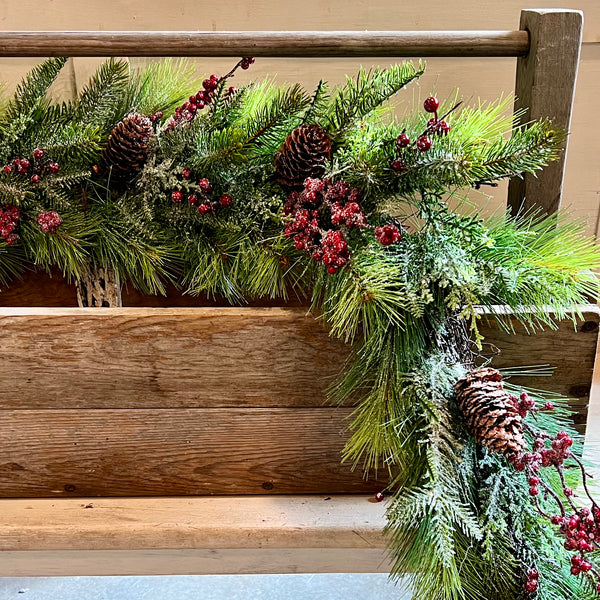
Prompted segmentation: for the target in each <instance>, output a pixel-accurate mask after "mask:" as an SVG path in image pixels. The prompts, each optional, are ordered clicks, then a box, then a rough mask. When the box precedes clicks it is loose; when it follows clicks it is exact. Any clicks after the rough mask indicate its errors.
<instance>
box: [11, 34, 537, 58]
mask: <svg viewBox="0 0 600 600" xmlns="http://www.w3.org/2000/svg"><path fill="white" fill-rule="evenodd" d="M528 51H529V35H528V33H527V32H526V31H218V32H213V31H4V32H1V33H0V56H5V57H23V56H38V57H41V56H269V57H284V58H285V57H288V58H289V57H307V58H310V57H319V58H333V57H377V56H385V57H396V56H398V57H422V56H474V57H476V56H509V57H510V56H512V57H517V56H525V55H526V54H527V52H528Z"/></svg>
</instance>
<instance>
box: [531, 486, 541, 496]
mask: <svg viewBox="0 0 600 600" xmlns="http://www.w3.org/2000/svg"><path fill="white" fill-rule="evenodd" d="M539 493H540V490H539V489H538V488H536V487H535V486H532V487H530V488H529V495H530V496H537V495H538V494H539Z"/></svg>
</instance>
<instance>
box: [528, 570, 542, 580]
mask: <svg viewBox="0 0 600 600" xmlns="http://www.w3.org/2000/svg"><path fill="white" fill-rule="evenodd" d="M527 577H529V579H539V578H540V572H539V571H538V570H537V569H529V571H528V573H527Z"/></svg>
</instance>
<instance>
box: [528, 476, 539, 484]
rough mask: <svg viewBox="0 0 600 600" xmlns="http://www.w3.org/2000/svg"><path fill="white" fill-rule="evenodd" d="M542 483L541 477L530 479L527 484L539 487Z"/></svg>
mask: <svg viewBox="0 0 600 600" xmlns="http://www.w3.org/2000/svg"><path fill="white" fill-rule="evenodd" d="M539 482H540V478H539V477H530V478H529V479H528V480H527V483H529V485H538V484H539Z"/></svg>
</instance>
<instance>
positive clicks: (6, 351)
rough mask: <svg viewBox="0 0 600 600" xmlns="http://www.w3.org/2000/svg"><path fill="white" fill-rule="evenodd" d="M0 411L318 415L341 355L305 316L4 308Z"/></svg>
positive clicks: (257, 311)
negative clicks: (248, 410) (287, 410)
mask: <svg viewBox="0 0 600 600" xmlns="http://www.w3.org/2000/svg"><path fill="white" fill-rule="evenodd" d="M0 328H1V330H2V332H3V342H2V351H1V352H0V373H2V375H1V378H2V381H3V385H2V387H1V388H0V408H78V407H81V408H126V407H127V408H162V407H170V408H174V407H212V408H214V407H243V406H254V407H269V406H323V404H324V401H325V390H326V388H327V387H328V385H329V384H331V383H332V381H333V380H334V378H335V377H336V376H337V374H338V373H339V372H340V370H341V368H342V365H343V362H344V360H345V358H346V356H347V355H348V352H349V349H348V348H347V346H346V345H345V344H343V343H342V342H339V341H336V340H333V339H331V338H330V337H329V335H328V333H327V331H326V330H325V329H324V328H323V327H322V326H321V325H320V324H319V323H318V322H315V319H314V317H313V316H312V315H310V314H309V313H308V312H307V310H306V309H287V308H223V309H219V308H205V309H185V308H178V309H152V308H143V309H136V308H124V309H110V308H109V309H104V308H89V309H85V308H81V309H69V308H65V309H54V308H46V309H44V308H39V309H36V308H29V309H28V308H2V309H0Z"/></svg>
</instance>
